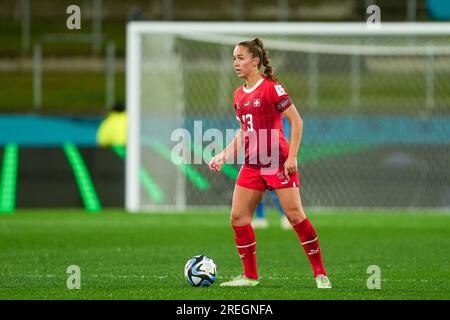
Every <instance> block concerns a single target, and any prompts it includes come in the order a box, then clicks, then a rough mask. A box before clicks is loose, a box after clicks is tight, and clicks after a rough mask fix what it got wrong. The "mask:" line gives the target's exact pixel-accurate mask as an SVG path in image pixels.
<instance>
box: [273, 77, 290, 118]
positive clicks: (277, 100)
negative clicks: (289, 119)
mask: <svg viewBox="0 0 450 320" xmlns="http://www.w3.org/2000/svg"><path fill="white" fill-rule="evenodd" d="M269 95H270V100H271V102H272V104H273V105H274V106H275V108H276V109H277V110H278V111H280V112H283V111H284V110H286V109H287V108H289V107H290V106H291V104H292V100H291V98H290V97H289V95H288V94H287V92H286V90H285V89H284V87H283V86H282V85H281V84H278V83H275V84H274V85H271V86H270V89H269Z"/></svg>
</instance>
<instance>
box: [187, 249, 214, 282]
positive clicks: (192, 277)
mask: <svg viewBox="0 0 450 320" xmlns="http://www.w3.org/2000/svg"><path fill="white" fill-rule="evenodd" d="M184 277H185V278H186V281H187V283H189V284H190V285H191V286H193V287H209V286H210V285H212V284H213V283H214V281H215V280H216V277H217V267H216V264H215V263H214V260H213V259H211V258H210V257H208V256H205V255H196V256H194V257H192V258H191V259H189V260H188V262H186V265H185V266H184Z"/></svg>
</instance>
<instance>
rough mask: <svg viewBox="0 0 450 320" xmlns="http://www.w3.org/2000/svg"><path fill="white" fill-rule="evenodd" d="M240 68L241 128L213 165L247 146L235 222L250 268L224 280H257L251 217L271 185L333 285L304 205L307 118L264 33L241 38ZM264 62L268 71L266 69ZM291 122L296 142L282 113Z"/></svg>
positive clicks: (321, 279) (322, 280)
mask: <svg viewBox="0 0 450 320" xmlns="http://www.w3.org/2000/svg"><path fill="white" fill-rule="evenodd" d="M233 60H234V68H235V70H236V73H237V75H238V77H239V78H241V79H244V80H245V84H244V85H242V86H241V87H239V88H238V89H237V90H236V91H235V93H234V108H235V111H236V117H237V118H238V120H239V121H240V124H241V129H240V130H239V132H238V134H237V135H236V136H235V138H234V139H233V141H232V142H231V143H230V144H229V145H228V146H227V147H226V148H225V149H224V150H223V151H222V152H220V153H219V154H217V155H216V156H215V157H213V158H212V159H211V161H210V163H209V168H210V169H211V170H213V171H220V170H221V167H222V165H223V164H224V163H226V162H229V161H230V160H231V161H235V159H236V157H237V155H238V154H239V152H240V151H241V149H242V144H244V147H245V161H244V164H243V166H242V167H241V170H240V172H239V176H238V178H237V180H236V185H235V189H234V194H233V200H232V208H231V217H230V220H231V225H232V227H233V230H234V233H235V242H236V246H237V250H238V252H239V256H240V257H241V259H242V262H243V265H244V274H243V275H240V276H238V277H236V278H235V279H233V280H231V281H228V282H224V283H222V284H221V286H256V285H258V284H259V281H258V273H257V268H256V239H255V234H254V232H253V228H252V226H251V219H252V216H253V212H254V211H255V209H256V206H257V205H258V203H259V202H260V201H261V198H262V196H263V194H264V191H265V190H266V189H268V190H275V192H276V193H277V195H278V198H279V200H280V203H281V206H282V207H283V210H284V212H285V213H286V216H287V218H288V220H289V222H290V223H291V225H292V226H293V228H294V230H295V231H296V233H297V235H298V237H299V239H300V243H301V245H302V246H303V249H304V250H305V253H306V254H307V257H308V259H309V262H310V263H311V266H312V269H313V273H314V277H315V279H316V283H317V287H318V288H331V283H330V281H329V279H328V277H327V275H326V272H325V268H324V266H323V263H322V257H321V252H320V248H319V242H318V239H317V235H316V232H315V231H314V228H313V226H312V225H311V223H310V222H309V220H308V218H307V217H306V216H305V213H304V211H303V207H302V203H301V199H300V192H299V189H298V188H299V186H300V183H299V176H298V172H297V152H298V150H299V146H300V142H301V136H302V131H303V121H302V119H301V117H300V115H299V113H298V112H297V109H296V108H295V106H294V105H293V103H292V101H291V99H290V98H289V96H288V94H287V93H286V91H285V89H284V88H283V86H281V85H280V84H279V83H278V82H277V79H276V78H275V75H274V73H273V69H272V67H271V66H270V65H269V58H268V55H267V51H266V50H265V49H264V46H263V43H262V42H261V40H260V39H258V38H255V39H254V40H251V41H245V42H241V43H239V44H238V45H237V46H236V47H235V48H234V52H233ZM261 66H264V75H263V74H261V73H260V68H261ZM282 114H283V115H284V116H285V117H286V118H287V120H288V121H289V122H290V124H291V137H290V144H288V143H287V141H286V139H285V138H284V136H283V126H282V122H281V115H282Z"/></svg>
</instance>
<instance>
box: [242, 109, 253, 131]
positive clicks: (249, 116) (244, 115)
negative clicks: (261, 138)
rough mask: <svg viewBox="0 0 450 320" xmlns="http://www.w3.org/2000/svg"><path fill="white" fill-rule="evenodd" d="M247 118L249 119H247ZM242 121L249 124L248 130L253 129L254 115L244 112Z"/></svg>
mask: <svg viewBox="0 0 450 320" xmlns="http://www.w3.org/2000/svg"><path fill="white" fill-rule="evenodd" d="M245 119H248V120H247V121H246V120H245ZM242 121H243V122H245V123H246V124H247V131H253V116H252V114H251V113H249V114H243V115H242Z"/></svg>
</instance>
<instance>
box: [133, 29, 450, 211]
mask: <svg viewBox="0 0 450 320" xmlns="http://www.w3.org/2000/svg"><path fill="white" fill-rule="evenodd" d="M449 36H450V24H444V23H438V24H436V23H413V24H411V23H406V24H405V23H403V24H401V23H384V24H382V26H381V29H377V30H373V29H369V28H368V27H367V26H366V24H362V23H344V24H321V23H312V24H311V23H181V22H179V23H177V22H175V23H157V22H148V23H146V22H132V23H130V24H129V25H128V31H127V112H128V117H129V132H128V144H127V162H126V165H127V168H126V206H127V209H128V210H129V211H161V210H165V209H170V210H174V209H176V210H185V209H187V208H194V207H195V208H198V207H203V208H208V207H219V206H229V205H230V204H231V198H232V193H233V188H234V184H235V180H236V177H237V175H238V172H239V168H240V163H242V162H240V163H239V161H238V163H237V164H227V165H225V166H224V167H223V170H222V171H221V172H220V173H213V172H210V171H209V169H208V165H207V164H208V161H209V159H210V158H211V156H213V155H214V153H215V151H219V150H221V148H222V147H223V146H224V145H226V144H227V143H228V142H230V141H231V140H232V138H233V136H234V134H235V132H236V131H235V130H236V129H238V128H239V122H238V121H236V118H235V114H234V108H233V105H232V101H233V92H234V91H235V89H236V88H237V87H238V86H240V85H241V84H242V80H240V79H239V78H238V77H237V76H236V74H235V72H234V68H233V60H232V52H233V49H234V47H235V46H236V44H237V43H239V42H240V41H244V40H250V39H253V38H254V37H259V38H261V39H262V40H263V42H264V44H265V47H266V48H267V49H268V50H269V56H270V59H271V65H272V66H273V67H274V70H275V73H276V75H277V78H278V79H279V82H280V83H281V84H282V85H283V86H284V87H285V88H286V90H287V92H288V93H289V95H290V97H291V99H292V101H293V102H294V104H295V105H296V107H297V109H298V111H299V113H300V115H301V116H302V118H303V120H304V130H303V138H302V144H301V147H300V151H299V154H298V163H299V171H300V180H301V192H302V200H303V203H304V205H305V206H310V207H315V206H317V207H327V206H330V207H405V208H407V207H440V208H443V207H447V208H448V207H450V165H449V164H450V37H449ZM241 159H242V157H241ZM268 199H269V198H268ZM269 203H270V201H269Z"/></svg>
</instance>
